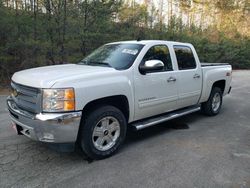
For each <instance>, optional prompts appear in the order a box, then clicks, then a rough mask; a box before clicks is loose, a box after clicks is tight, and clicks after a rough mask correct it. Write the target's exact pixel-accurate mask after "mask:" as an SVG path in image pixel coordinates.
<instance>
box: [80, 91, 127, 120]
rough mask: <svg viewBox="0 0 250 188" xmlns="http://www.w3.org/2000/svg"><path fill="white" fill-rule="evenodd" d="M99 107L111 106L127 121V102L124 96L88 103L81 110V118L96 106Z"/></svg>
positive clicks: (104, 98)
mask: <svg viewBox="0 0 250 188" xmlns="http://www.w3.org/2000/svg"><path fill="white" fill-rule="evenodd" d="M100 105H111V106H114V107H116V108H118V109H119V110H121V112H122V113H123V114H124V116H125V118H126V120H127V122H128V121H129V118H130V114H129V113H130V111H129V101H128V99H127V97H126V96H125V95H114V96H109V97H103V98H99V99H95V100H93V101H90V102H88V103H87V104H86V105H85V106H84V108H83V110H82V112H83V116H84V114H88V113H89V112H90V111H92V110H94V109H95V108H96V107H97V106H100Z"/></svg>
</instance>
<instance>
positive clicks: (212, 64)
mask: <svg viewBox="0 0 250 188" xmlns="http://www.w3.org/2000/svg"><path fill="white" fill-rule="evenodd" d="M222 65H229V64H228V63H201V67H208V66H222Z"/></svg>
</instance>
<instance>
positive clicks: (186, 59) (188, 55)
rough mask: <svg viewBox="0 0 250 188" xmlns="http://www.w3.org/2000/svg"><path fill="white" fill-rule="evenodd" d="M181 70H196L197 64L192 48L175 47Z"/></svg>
mask: <svg viewBox="0 0 250 188" xmlns="http://www.w3.org/2000/svg"><path fill="white" fill-rule="evenodd" d="M174 51H175V55H176V59H177V63H178V67H179V70H187V69H195V68H196V62H195V59H194V54H193V52H192V50H191V48H189V47H187V46H174Z"/></svg>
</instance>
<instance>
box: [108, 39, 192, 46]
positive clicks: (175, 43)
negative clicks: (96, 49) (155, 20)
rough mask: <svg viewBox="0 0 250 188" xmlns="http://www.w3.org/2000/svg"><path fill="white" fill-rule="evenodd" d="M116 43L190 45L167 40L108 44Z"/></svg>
mask: <svg viewBox="0 0 250 188" xmlns="http://www.w3.org/2000/svg"><path fill="white" fill-rule="evenodd" d="M116 43H130V44H131V43H132V44H143V45H146V44H152V43H156V44H159V43H168V44H173V45H183V44H185V45H187V44H189V45H190V43H183V42H175V41H167V40H130V41H117V42H112V43H109V44H116Z"/></svg>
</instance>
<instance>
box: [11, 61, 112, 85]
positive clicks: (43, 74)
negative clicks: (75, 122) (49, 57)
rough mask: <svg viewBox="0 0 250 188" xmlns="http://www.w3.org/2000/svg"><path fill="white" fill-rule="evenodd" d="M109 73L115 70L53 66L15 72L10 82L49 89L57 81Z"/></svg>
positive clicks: (67, 65) (108, 68)
mask: <svg viewBox="0 0 250 188" xmlns="http://www.w3.org/2000/svg"><path fill="white" fill-rule="evenodd" d="M109 71H111V72H113V71H115V69H113V68H110V67H101V66H87V65H77V64H66V65H53V66H46V67H39V68H33V69H27V70H23V71H19V72H16V73H15V74H14V75H13V76H12V80H13V81H14V82H16V83H18V84H22V85H26V86H30V87H36V88H51V87H52V86H53V85H54V84H55V83H56V82H57V81H59V80H64V79H70V78H72V77H76V76H77V75H81V76H83V75H84V76H87V75H90V74H91V75H93V74H100V73H104V72H109Z"/></svg>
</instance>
